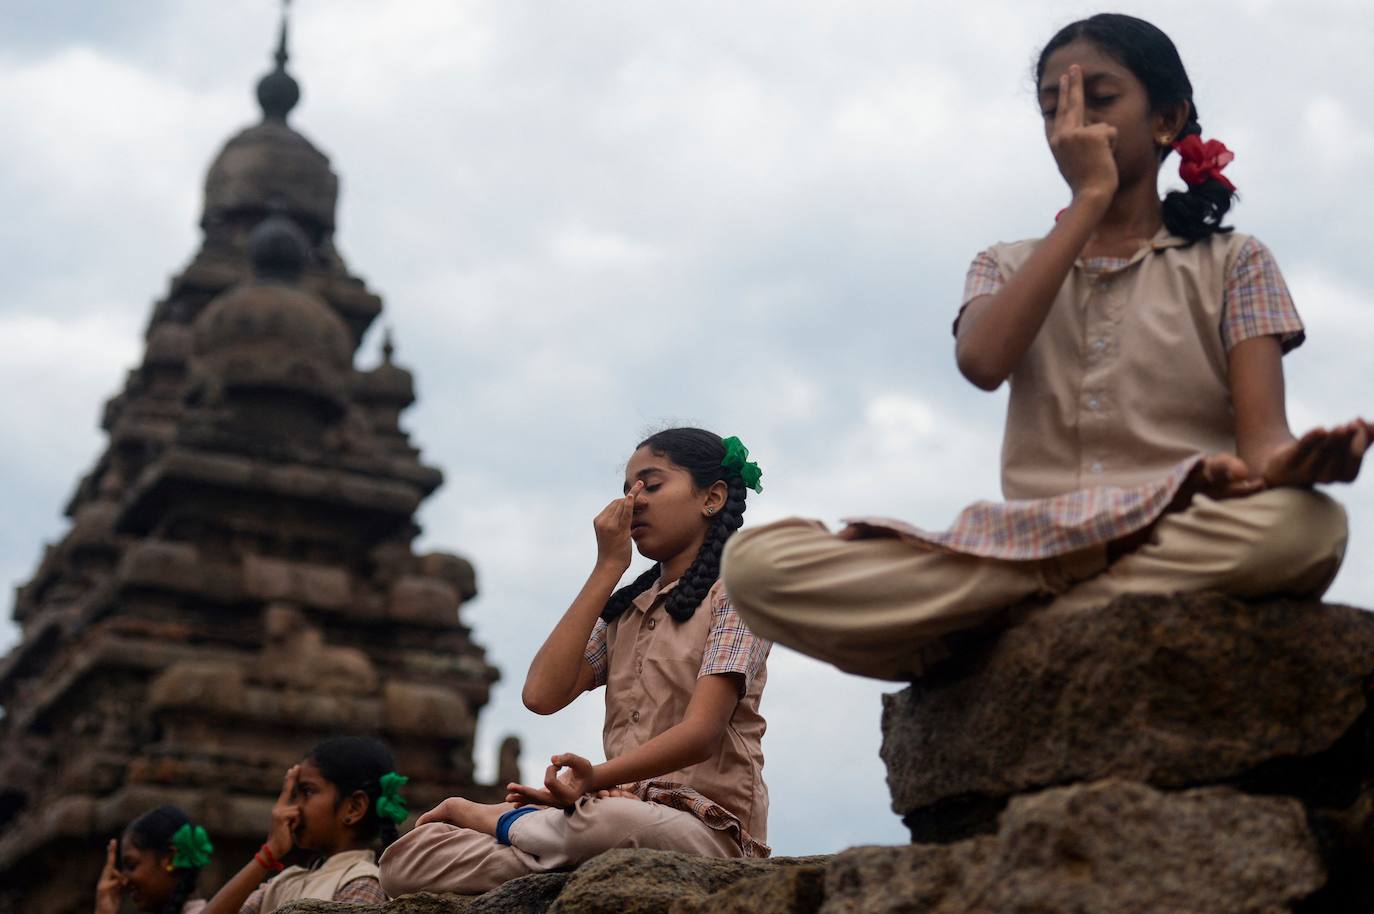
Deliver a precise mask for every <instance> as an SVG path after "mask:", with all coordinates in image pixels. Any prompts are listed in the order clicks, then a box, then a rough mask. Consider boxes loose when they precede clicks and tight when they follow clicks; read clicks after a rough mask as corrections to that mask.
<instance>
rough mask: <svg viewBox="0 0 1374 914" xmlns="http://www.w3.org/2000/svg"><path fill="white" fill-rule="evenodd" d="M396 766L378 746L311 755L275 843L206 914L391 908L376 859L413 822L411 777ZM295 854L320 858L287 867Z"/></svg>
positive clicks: (284, 795) (294, 770)
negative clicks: (302, 907) (408, 801)
mask: <svg viewBox="0 0 1374 914" xmlns="http://www.w3.org/2000/svg"><path fill="white" fill-rule="evenodd" d="M394 767H395V763H394V762H393V761H392V758H391V753H390V752H389V751H388V750H387V748H386V747H385V746H383V745H382V744H381V743H379V742H377V741H376V740H373V739H363V738H361V737H352V736H346V737H338V738H335V739H329V740H325V741H324V742H322V743H320V744H319V745H317V746H316V747H315V748H314V749H311V750H310V752H309V754H307V755H306V757H305V758H304V759H303V760H302V761H301V762H300V764H298V765H293V766H291V768H290V769H289V770H288V771H287V772H286V777H285V778H284V779H283V782H282V788H281V794H280V796H278V797H277V802H276V805H275V806H274V807H273V808H272V824H271V827H270V828H269V829H268V832H267V840H266V841H265V842H264V843H263V845H262V847H261V849H259V850H258V852H257V853H256V854H254V855H253V859H252V860H251V861H250V862H249V863H248V864H246V865H245V866H244V868H243V869H242V870H240V871H239V872H238V874H237V875H235V876H234V878H232V879H230V880H229V881H228V882H227V883H225V885H224V888H222V889H220V890H219V892H217V893H216V894H215V897H214V898H212V899H210V903H209V904H208V905H207V906H206V908H205V910H204V912H202V914H271V912H273V911H275V910H277V908H280V907H281V906H282V905H284V904H286V903H287V902H288V901H295V900H296V899H298V898H318V899H322V900H325V901H339V902H344V903H346V904H380V903H382V902H384V901H386V896H385V895H384V894H383V893H382V888H381V885H380V883H379V882H378V881H377V863H376V854H377V853H378V852H380V851H381V850H384V849H385V848H386V846H387V845H388V844H390V843H391V842H392V841H394V840H395V839H396V825H397V824H398V823H400V822H403V821H405V818H406V815H407V812H406V807H405V800H404V799H403V798H402V797H401V795H400V789H401V787H402V786H404V785H405V782H406V780H407V778H405V777H403V776H401V775H399V774H397V773H396V772H395V771H394V770H393V769H394ZM295 848H300V849H302V850H306V851H313V852H314V853H315V854H318V855H319V857H318V859H317V861H316V863H315V865H313V866H309V867H303V866H290V867H288V866H286V865H284V864H283V863H282V859H283V858H284V857H286V855H287V854H288V853H290V852H291V851H292V850H294V849H295ZM268 879H270V880H271V881H270V882H268V881H267V880H268ZM264 883H265V884H264Z"/></svg>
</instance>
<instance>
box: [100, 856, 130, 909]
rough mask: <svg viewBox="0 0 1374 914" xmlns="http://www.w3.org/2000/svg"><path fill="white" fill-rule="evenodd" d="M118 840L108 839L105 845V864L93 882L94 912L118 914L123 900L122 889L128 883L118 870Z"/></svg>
mask: <svg viewBox="0 0 1374 914" xmlns="http://www.w3.org/2000/svg"><path fill="white" fill-rule="evenodd" d="M118 854H119V841H118V840H117V839H115V838H111V839H110V843H109V844H107V845H105V866H104V868H103V869H102V870H101V871H100V880H99V881H98V882H96V884H95V914H118V911H119V906H120V904H121V903H122V902H123V901H124V890H125V887H126V886H127V885H128V883H126V882H125V881H124V874H123V873H121V872H120V871H119V859H118Z"/></svg>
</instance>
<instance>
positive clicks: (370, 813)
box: [305, 736, 399, 858]
mask: <svg viewBox="0 0 1374 914" xmlns="http://www.w3.org/2000/svg"><path fill="white" fill-rule="evenodd" d="M305 759H306V761H308V762H310V763H312V764H313V765H314V766H315V767H316V768H318V769H319V771H320V776H321V777H323V778H324V779H325V780H326V781H328V782H329V783H331V784H333V785H334V788H335V789H336V790H337V791H338V792H339V802H340V803H342V802H343V801H344V799H345V798H347V797H350V796H352V795H353V794H354V792H356V791H359V790H361V791H362V792H363V793H365V794H367V812H365V813H363V817H362V819H360V820H359V821H358V823H357V824H356V825H354V826H353V829H354V833H355V834H356V835H357V836H358V837H359V838H360V839H362V840H363V841H375V842H377V848H376V853H377V856H378V858H380V857H381V856H382V851H384V850H386V849H387V847H389V846H390V845H391V842H393V841H395V840H396V839H397V838H398V837H399V834H398V832H397V831H396V823H395V822H393V821H391V820H390V819H388V818H385V817H384V816H379V815H378V814H377V800H378V798H379V797H381V795H382V776H383V775H385V774H388V773H390V772H391V771H392V770H394V769H395V767H396V762H395V760H394V759H393V758H392V757H391V750H389V749H387V747H386V746H384V745H382V744H381V743H380V742H378V741H377V740H375V739H368V738H367V737H362V736H336V737H334V738H332V739H327V740H325V741H324V742H322V743H319V744H318V745H316V746H315V748H313V749H311V750H310V752H309V753H308V754H307V755H306V757H305Z"/></svg>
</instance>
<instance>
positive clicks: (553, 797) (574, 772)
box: [506, 752, 593, 809]
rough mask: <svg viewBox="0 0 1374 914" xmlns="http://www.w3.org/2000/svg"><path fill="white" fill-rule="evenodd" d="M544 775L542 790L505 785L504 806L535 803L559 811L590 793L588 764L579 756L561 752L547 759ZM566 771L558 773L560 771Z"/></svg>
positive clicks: (590, 770)
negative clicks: (548, 763)
mask: <svg viewBox="0 0 1374 914" xmlns="http://www.w3.org/2000/svg"><path fill="white" fill-rule="evenodd" d="M549 761H551V762H552V763H553V764H551V765H549V767H548V769H546V770H545V772H544V787H543V789H542V790H541V789H540V788H538V787H528V786H526V785H524V784H515V783H511V784H507V785H506V802H508V803H535V804H537V805H539V806H554V807H557V808H559V809H566V808H567V807H569V806H571V805H573V804H574V803H576V802H577V801H578V800H579V799H581V798H582V797H583V796H584V795H585V794H587V793H589V792H590V791H591V785H592V776H593V774H592V763H591V762H589V761H587V760H586V759H584V758H583V757H582V756H580V755H573V754H572V753H571V752H565V753H563V754H562V755H555V756H554V757H553V758H552V759H550V760H549ZM564 768H566V769H567V770H565V771H561V773H560V769H564Z"/></svg>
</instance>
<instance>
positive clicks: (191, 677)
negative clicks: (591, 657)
mask: <svg viewBox="0 0 1374 914" xmlns="http://www.w3.org/2000/svg"><path fill="white" fill-rule="evenodd" d="M276 61H277V64H276V67H275V69H273V70H272V71H271V72H270V73H269V74H268V75H267V76H266V77H264V78H263V79H262V80H261V82H260V83H259V84H258V88H257V95H258V100H259V103H260V105H261V108H262V115H263V116H262V120H261V122H260V123H258V124H256V125H254V126H252V127H249V128H248V129H246V130H243V131H242V132H240V133H239V134H238V135H236V136H234V137H233V138H232V139H230V140H229V142H228V143H227V144H226V145H225V146H224V148H223V150H221V152H220V154H219V156H218V157H217V158H216V159H215V161H214V163H213V164H212V165H211V166H210V171H209V175H208V176H207V178H206V182H205V210H204V217H203V219H202V222H201V226H202V228H203V230H204V242H203V244H202V246H201V248H200V250H199V252H198V253H197V254H196V255H195V257H194V259H193V260H192V261H191V263H190V265H189V266H187V267H186V269H185V270H183V271H182V273H181V274H180V275H178V276H176V277H175V278H174V279H173V280H172V282H171V288H170V290H169V292H168V293H167V296H166V297H165V298H164V299H162V300H161V301H159V302H158V303H157V304H156V306H155V307H154V309H153V313H152V317H151V319H150V321H149V323H148V329H147V347H146V350H145V352H144V355H143V359H142V362H141V363H140V364H139V365H138V367H137V368H135V369H133V370H132V371H130V372H129V374H128V377H127V379H126V380H125V383H124V387H123V389H122V390H121V391H120V392H119V393H118V394H116V395H115V396H114V398H113V399H111V400H110V401H109V402H108V404H107V406H106V409H105V412H104V417H103V427H104V429H105V431H106V432H107V433H108V437H109V442H108V447H107V448H106V449H105V451H104V453H103V454H101V456H100V457H99V459H98V460H97V461H96V463H95V465H94V467H92V469H91V470H90V472H89V473H88V474H87V475H86V476H85V477H84V478H83V479H82V480H81V481H80V483H79V484H78V485H77V488H76V492H75V494H74V495H73V496H72V499H71V502H70V504H69V505H68V507H67V514H68V515H69V516H70V518H71V528H70V530H69V531H68V532H67V533H66V535H65V536H63V537H62V538H61V540H60V541H59V542H57V543H56V544H54V545H51V546H49V547H48V548H47V550H46V552H45V554H44V556H43V558H42V560H41V562H40V563H39V566H38V568H37V570H36V571H35V572H34V574H33V577H32V579H31V580H30V581H29V582H28V583H27V584H25V585H23V586H22V587H20V588H19V589H18V591H17V595H16V599H15V604H14V618H15V619H16V621H17V622H18V623H19V624H20V626H21V627H22V641H21V643H20V644H19V645H18V646H17V647H16V648H15V649H14V650H13V651H12V652H11V653H10V654H9V656H8V657H5V658H4V659H3V661H0V705H3V708H4V716H3V719H0V912H20V911H22V912H24V914H59V912H61V914H65V912H68V911H70V912H76V911H83V912H84V911H89V910H90V906H91V902H92V898H93V891H94V885H95V878H96V875H97V873H98V871H99V867H100V864H101V862H102V861H101V857H102V846H103V842H104V840H106V839H107V838H109V837H112V836H114V835H117V834H118V833H119V831H120V830H121V829H122V828H123V826H124V824H125V823H127V822H128V821H129V820H130V819H131V818H133V817H135V816H137V815H138V814H140V813H142V812H143V811H145V810H147V809H150V808H152V807H154V806H156V805H159V804H162V803H177V804H179V805H181V806H182V807H183V808H185V809H186V810H187V811H188V812H189V813H190V814H191V815H192V817H193V818H195V819H197V820H198V821H199V822H201V823H203V824H204V825H205V826H206V827H207V829H208V830H209V832H210V834H211V836H212V838H213V840H214V841H215V844H216V845H217V847H218V853H217V854H216V857H217V860H216V862H215V864H213V865H212V869H211V871H210V872H208V873H207V874H206V878H205V882H206V886H207V887H208V886H209V885H210V883H211V882H214V883H215V884H216V885H217V884H219V883H220V881H222V879H223V878H225V877H227V875H228V874H229V873H232V872H233V871H235V870H236V869H237V868H238V867H239V866H242V865H243V863H244V862H246V861H247V860H249V859H250V858H251V855H252V852H253V850H254V849H255V848H256V847H257V846H258V844H259V843H261V841H262V840H263V836H264V835H265V832H266V828H267V825H268V821H269V810H270V808H271V804H272V800H273V798H274V796H275V794H276V792H277V790H278V788H279V787H280V784H281V779H282V775H283V773H284V771H285V769H286V768H287V767H288V766H289V765H290V764H292V763H293V762H294V761H296V760H298V759H299V758H300V757H301V755H302V754H303V753H304V752H305V751H306V750H307V749H308V748H309V747H310V745H311V744H312V743H314V742H315V741H317V740H318V739H321V738H323V737H326V736H329V735H334V734H339V733H364V734H370V735H375V736H378V737H380V738H381V739H383V740H384V741H385V742H386V743H387V744H388V745H389V746H390V747H391V748H392V750H393V752H394V753H395V755H396V758H397V768H398V770H400V771H401V772H402V773H404V774H407V775H409V776H410V777H411V779H412V780H411V784H410V786H409V787H408V789H407V792H408V794H409V798H410V801H411V808H412V811H418V810H423V809H424V808H427V806H428V805H429V804H431V803H434V802H437V801H438V800H440V799H441V798H443V797H444V796H454V795H461V796H468V797H472V798H474V799H482V800H492V799H499V798H500V796H501V795H502V794H503V793H504V791H503V790H500V789H498V788H497V787H495V786H488V785H479V784H477V783H476V782H475V780H474V776H473V761H472V743H473V734H474V729H475V725H476V718H477V714H478V711H479V710H480V709H481V708H482V707H483V706H484V705H485V704H486V702H487V700H488V690H489V688H490V686H491V683H492V682H493V681H495V680H496V678H497V671H496V669H495V668H493V667H492V666H491V665H490V664H489V663H487V661H486V659H485V655H484V652H483V650H482V649H481V648H480V647H478V646H477V645H475V644H474V643H473V642H472V640H471V638H470V637H469V632H468V629H467V628H465V627H464V626H463V625H462V624H461V623H460V621H459V611H460V607H461V606H462V604H463V603H464V602H465V601H467V600H470V599H471V598H472V597H473V596H475V594H476V586H475V576H474V573H473V569H472V566H471V565H470V564H469V563H468V562H467V561H465V560H464V559H461V558H459V557H457V556H454V555H449V554H445V553H432V554H428V555H417V554H416V553H415V552H414V551H413V550H412V548H411V543H412V540H413V539H414V537H415V536H416V535H417V533H418V532H419V531H418V528H417V527H416V524H415V520H414V515H415V511H416V509H417V508H418V507H419V505H420V503H421V502H422V501H423V500H424V499H425V498H426V497H427V496H428V495H429V494H430V493H432V492H433V491H434V490H435V489H436V488H437V487H438V486H439V484H440V482H441V479H442V476H441V474H440V472H439V471H438V470H437V469H434V468H433V467H430V466H426V465H425V464H423V463H422V462H421V461H420V459H419V452H418V451H417V450H416V448H415V447H414V446H413V445H412V444H411V443H410V441H409V439H408V437H407V435H406V434H405V432H404V431H402V430H401V428H400V426H399V424H398V420H399V417H400V414H401V412H402V411H403V410H404V409H405V408H406V407H407V406H409V405H410V404H411V403H413V402H414V400H415V393H414V387H413V382H412V377H411V374H410V373H409V372H408V371H406V370H405V369H404V368H401V367H400V366H398V365H397V364H395V362H394V361H393V347H392V344H391V340H390V339H389V338H388V339H387V340H386V342H385V345H384V346H383V350H382V357H381V361H380V364H378V365H377V366H376V367H374V368H371V369H361V368H358V367H357V366H356V365H355V356H356V355H357V351H358V347H359V344H360V342H361V340H362V337H363V334H364V332H365V331H366V330H367V329H368V327H369V325H371V324H372V323H373V321H374V320H375V319H376V318H377V317H378V315H379V314H380V312H381V307H382V306H381V300H380V299H379V298H378V297H377V296H376V295H375V294H373V293H372V292H370V291H369V290H368V289H367V287H366V286H365V285H364V283H363V282H362V281H361V280H359V279H358V278H356V277H354V276H353V275H352V274H350V273H349V271H348V268H347V267H346V266H345V264H344V262H343V259H342V258H341V257H340V255H339V253H338V251H337V250H335V247H334V243H333V237H334V212H335V201H336V196H337V192H338V179H337V177H336V176H335V174H334V173H333V171H331V169H330V166H329V161H328V159H326V157H325V156H324V155H323V154H322V153H321V152H320V151H319V150H318V149H316V148H315V146H314V145H312V144H311V143H310V141H308V140H307V139H306V138H305V137H304V136H302V135H301V134H300V133H298V132H297V131H296V130H294V129H293V128H292V127H291V126H290V125H289V124H288V123H287V117H288V114H289V113H290V111H291V109H292V108H293V107H294V105H295V104H296V102H297V101H298V99H299V96H300V91H299V87H298V86H297V84H296V81H295V80H294V79H293V78H292V77H291V76H290V75H288V74H287V72H286V69H285V65H286V62H287V48H286V28H285V23H283V27H282V38H281V46H280V48H279V49H278V51H277V54H276ZM516 751H517V749H516V745H515V744H514V742H513V741H508V744H507V745H506V746H504V747H503V752H502V755H503V760H502V766H501V767H502V772H501V777H502V779H504V778H509V777H513V776H515V772H514V770H513V768H514V753H515V752H516Z"/></svg>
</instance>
